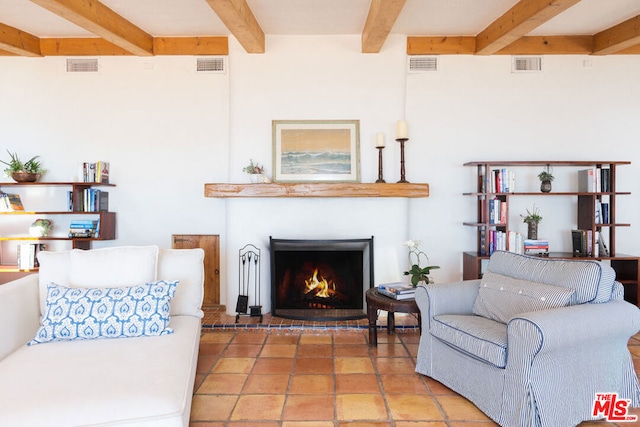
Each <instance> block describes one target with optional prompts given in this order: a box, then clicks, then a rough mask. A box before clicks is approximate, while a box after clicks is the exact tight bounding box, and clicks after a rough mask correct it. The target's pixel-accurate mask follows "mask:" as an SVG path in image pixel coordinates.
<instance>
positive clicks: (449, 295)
mask: <svg viewBox="0 0 640 427" xmlns="http://www.w3.org/2000/svg"><path fill="white" fill-rule="evenodd" d="M479 288H480V279H477V280H465V281H462V282H454V283H438V284H431V285H427V286H418V287H417V288H416V297H415V298H416V304H417V305H418V308H419V309H420V312H421V314H422V317H423V319H424V320H427V321H428V320H429V319H430V318H432V317H433V316H436V315H438V314H471V311H472V309H473V303H474V302H475V300H476V297H477V296H478V289H479ZM424 320H423V321H424Z"/></svg>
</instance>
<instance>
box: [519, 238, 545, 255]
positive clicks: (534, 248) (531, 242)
mask: <svg viewBox="0 0 640 427" xmlns="http://www.w3.org/2000/svg"><path fill="white" fill-rule="evenodd" d="M524 253H525V254H526V255H539V256H545V255H549V241H548V240H539V239H538V240H536V239H524Z"/></svg>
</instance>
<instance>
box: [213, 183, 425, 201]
mask: <svg viewBox="0 0 640 427" xmlns="http://www.w3.org/2000/svg"><path fill="white" fill-rule="evenodd" d="M204 195H205V197H218V198H226V197H406V198H417V197H429V184H411V183H396V184H375V183H372V184H361V183H270V184H222V183H215V184H205V185H204Z"/></svg>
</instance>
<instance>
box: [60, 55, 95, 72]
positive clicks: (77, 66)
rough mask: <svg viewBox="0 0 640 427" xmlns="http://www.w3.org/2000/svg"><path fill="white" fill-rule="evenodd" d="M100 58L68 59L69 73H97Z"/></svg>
mask: <svg viewBox="0 0 640 427" xmlns="http://www.w3.org/2000/svg"><path fill="white" fill-rule="evenodd" d="M97 72H98V58H81V59H74V58H69V59H67V73H97Z"/></svg>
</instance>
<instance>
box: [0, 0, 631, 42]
mask: <svg viewBox="0 0 640 427" xmlns="http://www.w3.org/2000/svg"><path fill="white" fill-rule="evenodd" d="M517 2H518V0H407V1H406V4H405V6H404V8H403V9H402V12H401V13H400V16H399V17H398V19H397V21H396V23H395V25H394V26H393V28H392V30H391V33H392V34H400V35H407V36H410V35H413V36H453V35H461V36H475V35H477V34H478V33H479V32H481V31H482V30H483V29H485V28H486V27H487V26H488V25H489V24H491V23H492V22H493V21H495V20H496V19H497V18H498V17H499V16H500V15H502V14H503V13H504V12H506V11H507V10H508V9H509V8H511V7H512V6H513V5H514V4H516V3H517ZM102 3H104V4H105V5H106V6H107V7H109V8H111V9H113V10H114V11H115V12H117V13H118V14H120V15H122V16H123V17H125V18H126V19H128V20H129V21H130V22H132V23H133V24H134V25H136V26H138V27H140V28H141V29H143V30H144V31H146V32H147V33H149V34H151V35H152V36H154V37H160V36H167V37H179V36H226V35H230V32H229V30H228V29H227V28H226V27H225V25H224V24H223V23H222V21H221V20H220V19H219V18H218V16H217V15H216V14H215V13H214V11H213V10H212V9H211V7H209V5H208V4H207V2H206V1H205V0H102ZM247 3H248V5H249V7H250V8H251V10H252V11H253V13H254V15H255V17H256V20H257V21H258V23H259V24H260V26H261V27H262V30H263V31H264V33H265V34H266V35H267V36H268V35H337V34H352V35H359V34H361V33H362V30H363V27H364V23H365V21H366V19H367V14H368V11H369V7H370V3H371V0H247ZM638 15H640V0H582V1H581V2H579V3H578V4H576V5H575V6H573V7H572V8H570V9H568V10H567V11H565V12H564V13H562V14H560V15H558V16H557V17H555V18H553V19H551V20H549V21H548V22H546V23H545V24H543V25H541V26H540V27H538V28H537V29H536V30H534V31H533V32H531V33H530V35H539V36H542V35H545V36H554V35H594V34H596V33H598V32H600V31H602V30H604V29H607V28H610V27H612V26H614V25H616V24H619V23H621V22H623V21H626V20H627V19H630V18H632V17H635V16H638ZM0 23H3V24H6V25H9V26H11V27H14V28H18V29H20V30H22V31H26V32H28V33H30V34H32V35H34V36H36V37H40V38H50V37H95V35H94V34H92V33H90V32H88V31H87V30H84V29H82V28H80V27H78V26H76V25H75V24H72V23H71V22H69V21H67V20H65V19H63V18H61V17H59V16H57V15H55V14H53V13H52V12H49V11H48V10H46V9H44V8H42V7H40V6H38V5H36V4H35V3H32V2H31V1H29V0H0Z"/></svg>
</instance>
